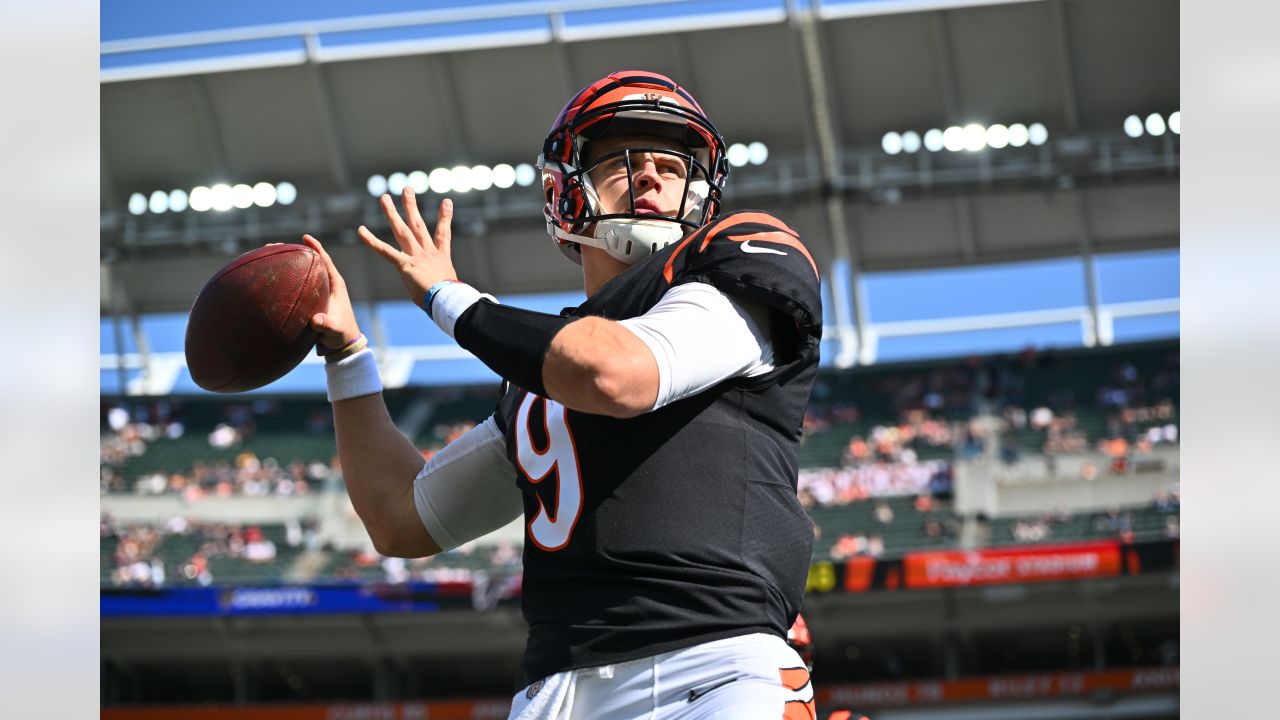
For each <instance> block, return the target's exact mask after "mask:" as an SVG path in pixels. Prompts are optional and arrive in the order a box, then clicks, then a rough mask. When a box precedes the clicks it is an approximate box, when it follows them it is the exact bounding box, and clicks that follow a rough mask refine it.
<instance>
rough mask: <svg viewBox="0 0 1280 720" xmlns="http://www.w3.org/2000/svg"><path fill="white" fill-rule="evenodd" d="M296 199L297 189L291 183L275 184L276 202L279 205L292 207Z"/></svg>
mask: <svg viewBox="0 0 1280 720" xmlns="http://www.w3.org/2000/svg"><path fill="white" fill-rule="evenodd" d="M297 199H298V188H296V187H294V186H293V183H291V182H282V183H276V202H278V203H280V204H281V205H292V204H293V201H294V200H297Z"/></svg>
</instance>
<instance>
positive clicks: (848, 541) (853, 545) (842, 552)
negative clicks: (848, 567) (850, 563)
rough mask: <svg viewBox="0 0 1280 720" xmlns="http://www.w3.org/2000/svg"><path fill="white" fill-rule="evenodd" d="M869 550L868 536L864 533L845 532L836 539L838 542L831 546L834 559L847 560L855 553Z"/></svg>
mask: <svg viewBox="0 0 1280 720" xmlns="http://www.w3.org/2000/svg"><path fill="white" fill-rule="evenodd" d="M866 551H867V536H866V535H863V534H862V533H858V534H856V535H853V534H848V533H846V534H844V535H841V536H840V537H839V538H837V539H836V544H835V545H832V546H831V559H832V560H847V559H849V558H851V557H854V556H855V555H862V554H863V553H865V552H866Z"/></svg>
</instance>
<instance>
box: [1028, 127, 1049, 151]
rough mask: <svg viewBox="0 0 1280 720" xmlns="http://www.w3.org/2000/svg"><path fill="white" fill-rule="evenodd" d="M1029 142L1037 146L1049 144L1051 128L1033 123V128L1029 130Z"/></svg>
mask: <svg viewBox="0 0 1280 720" xmlns="http://www.w3.org/2000/svg"><path fill="white" fill-rule="evenodd" d="M1027 140H1029V141H1031V144H1032V145H1036V146H1039V145H1043V144H1045V143H1047V142H1049V128H1046V127H1045V126H1044V124H1043V123H1031V127H1029V128H1027Z"/></svg>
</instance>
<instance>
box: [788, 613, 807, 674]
mask: <svg viewBox="0 0 1280 720" xmlns="http://www.w3.org/2000/svg"><path fill="white" fill-rule="evenodd" d="M787 644H788V645H790V646H791V648H792V649H793V650H795V651H796V653H797V654H798V655H800V659H801V660H803V661H804V666H805V669H807V670H809V671H810V672H813V638H812V637H811V636H810V635H809V625H808V623H806V622H805V621H804V616H803V615H796V621H795V622H794V623H792V624H791V629H790V630H787Z"/></svg>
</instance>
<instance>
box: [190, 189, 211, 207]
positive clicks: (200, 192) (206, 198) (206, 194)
mask: <svg viewBox="0 0 1280 720" xmlns="http://www.w3.org/2000/svg"><path fill="white" fill-rule="evenodd" d="M187 203H188V204H189V205H190V206H191V209H192V210H195V211H196V212H205V211H208V210H210V209H212V208H213V191H212V190H210V189H209V188H207V187H205V186H203V185H197V186H196V187H193V188H191V195H189V196H188V197H187Z"/></svg>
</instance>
